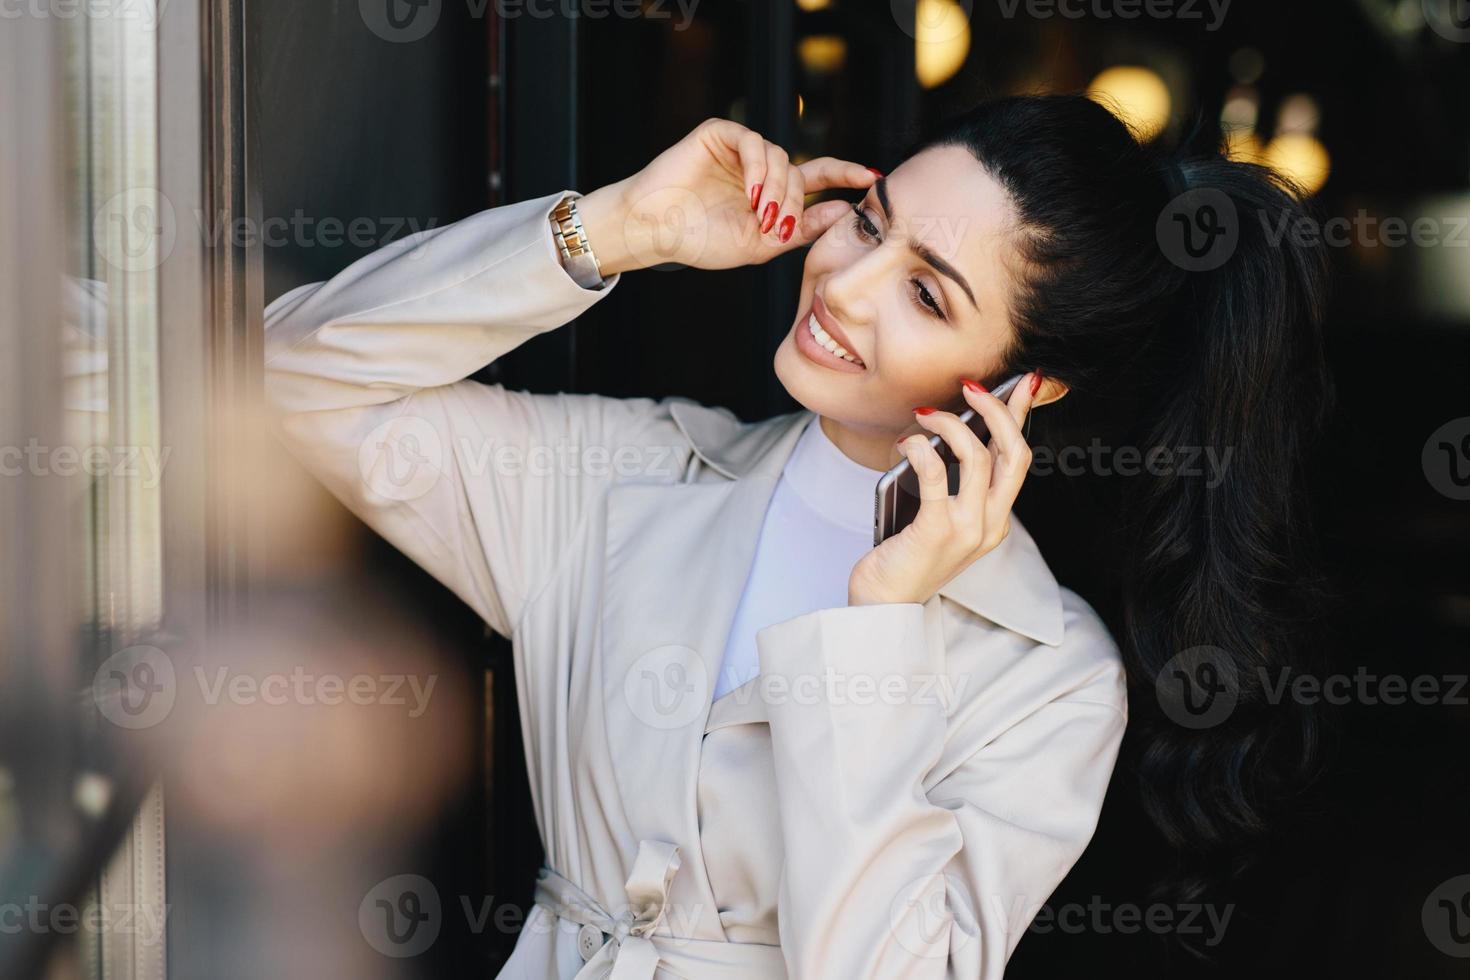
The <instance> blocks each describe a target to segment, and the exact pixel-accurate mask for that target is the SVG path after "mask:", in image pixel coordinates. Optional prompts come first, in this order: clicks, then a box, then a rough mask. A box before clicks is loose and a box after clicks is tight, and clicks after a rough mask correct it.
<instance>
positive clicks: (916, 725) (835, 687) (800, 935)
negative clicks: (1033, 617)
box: [757, 603, 1126, 980]
mask: <svg viewBox="0 0 1470 980" xmlns="http://www.w3.org/2000/svg"><path fill="white" fill-rule="evenodd" d="M924 617H925V611H924V607H922V606H920V605H918V604H914V603H895V604H887V605H870V606H855V607H847V608H838V609H824V610H818V611H816V612H813V613H808V614H806V615H803V616H799V617H796V618H795V619H791V620H788V621H786V622H784V623H780V624H777V625H775V626H770V627H767V628H765V629H764V630H762V631H761V632H760V633H758V634H757V644H758V646H759V649H760V656H761V669H762V674H763V675H764V677H763V683H765V684H766V685H767V687H766V690H765V696H766V699H767V701H768V706H767V712H768V717H769V722H770V726H771V741H772V745H773V748H774V752H775V768H776V783H777V787H776V788H777V797H778V811H779V814H780V820H781V829H782V835H783V838H784V841H785V863H784V865H783V873H782V882H781V892H780V896H779V899H778V912H777V915H778V922H779V928H780V935H781V946H782V949H783V952H784V954H785V956H786V960H787V965H788V969H789V971H790V975H791V976H792V978H793V980H806V978H813V977H850V978H854V980H857V978H875V980H876V978H883V980H890V978H899V977H903V978H920V977H924V978H941V977H944V978H950V977H955V978H957V977H966V978H976V977H979V978H982V980H999V978H1000V977H1001V976H1002V974H1003V973H1004V970H1005V965H1006V961H1007V960H1008V959H1009V957H1010V954H1011V952H1012V951H1013V950H1014V949H1015V947H1016V944H1017V943H1018V942H1019V941H1020V939H1021V936H1022V934H1023V933H1024V931H1025V929H1026V928H1027V926H1028V925H1029V924H1030V922H1031V919H1032V918H1033V917H1034V915H1035V914H1036V912H1037V911H1038V910H1039V908H1040V907H1041V906H1042V904H1043V903H1045V902H1046V900H1047V899H1048V898H1049V897H1050V895H1051V893H1052V891H1053V890H1054V889H1055V888H1056V886H1057V884H1058V883H1060V881H1061V880H1062V878H1063V877H1064V876H1065V875H1066V873H1067V871H1068V870H1069V869H1070V868H1071V867H1072V865H1073V863H1074V862H1075V861H1076V860H1077V858H1078V857H1079V856H1080V855H1081V853H1082V850H1083V849H1084V848H1085V847H1086V845H1087V842H1088V841H1089V840H1090V839H1091V837H1092V833H1093V830H1094V829H1095V827H1096V824H1097V818H1098V814H1099V811H1100V810H1101V807H1102V800H1103V795H1104V793H1105V791H1106V788H1107V784H1108V780H1109V777H1110V776H1111V774H1112V769H1113V764H1114V762H1115V761H1116V758H1117V753H1118V747H1119V743H1120V741H1121V738H1122V734H1123V728H1124V724H1125V712H1126V703H1124V704H1123V705H1122V706H1120V704H1119V698H1120V697H1121V693H1122V690H1123V688H1122V681H1121V668H1120V667H1118V666H1117V665H1116V663H1115V662H1114V661H1112V660H1108V661H1107V662H1106V663H1105V664H1103V665H1100V666H1099V667H1098V668H1097V669H1096V670H1091V671H1090V674H1091V676H1089V677H1087V678H1084V679H1080V680H1079V682H1078V684H1076V685H1073V686H1071V688H1070V689H1069V690H1068V691H1067V693H1066V694H1065V695H1064V696H1061V697H1059V698H1057V699H1054V700H1049V701H1045V702H1044V703H1041V704H1039V705H1037V706H1035V707H1034V708H1033V709H1031V710H1029V711H1027V710H1021V711H1017V712H1015V714H1016V715H1017V717H1016V720H1015V721H1014V722H1013V723H1011V724H1009V725H1008V726H1006V727H1004V729H1003V730H1002V731H1001V732H1000V734H998V735H995V736H993V737H990V736H986V737H983V738H981V737H978V736H977V732H976V730H977V729H979V728H989V727H990V726H989V725H987V724H983V723H982V722H981V720H980V719H978V718H975V717H973V711H969V710H965V711H957V712H955V713H954V714H953V715H952V716H947V712H946V706H945V704H946V699H945V698H944V697H942V696H940V694H939V691H940V690H941V688H939V687H938V686H937V685H936V683H935V680H936V679H937V678H940V677H942V676H943V672H944V669H945V665H944V654H943V652H942V651H943V646H942V644H938V643H934V642H926V638H925V635H924V633H925V620H924ZM1058 652H1059V651H1057V650H1055V649H1051V648H1039V649H1038V650H1036V651H1035V652H1034V654H1032V655H1034V656H1046V655H1056V654H1057V653H1058ZM814 676H815V677H818V678H820V680H821V683H820V685H818V684H816V683H811V684H809V685H808V693H807V695H806V696H801V682H802V680H803V679H807V678H812V677H814ZM772 684H775V685H778V686H779V687H778V688H777V687H772V686H771V685H772ZM818 690H820V692H821V693H820V695H819V696H812V694H813V692H815V691H818ZM986 701H987V702H989V701H990V699H986ZM968 707H969V708H973V704H972V705H970V706H968ZM947 741H948V742H949V744H948V745H947ZM956 746H959V747H961V752H960V754H959V756H958V758H956V757H955V753H954V750H955V748H956ZM941 759H943V760H944V761H943V762H942V763H941Z"/></svg>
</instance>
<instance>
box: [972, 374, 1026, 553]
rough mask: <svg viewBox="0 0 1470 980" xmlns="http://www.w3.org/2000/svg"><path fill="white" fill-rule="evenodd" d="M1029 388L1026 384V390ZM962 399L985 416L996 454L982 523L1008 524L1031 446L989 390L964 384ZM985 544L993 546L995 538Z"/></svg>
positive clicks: (995, 526)
mask: <svg viewBox="0 0 1470 980" xmlns="http://www.w3.org/2000/svg"><path fill="white" fill-rule="evenodd" d="M1022 383H1023V384H1025V383H1026V382H1024V381H1023V382H1022ZM1029 390H1030V389H1029V387H1028V388H1027V391H1028V393H1029ZM1013 397H1014V396H1013ZM965 400H966V401H968V402H969V403H970V404H971V405H973V406H974V407H975V410H976V411H977V412H980V413H981V414H982V415H983V416H984V418H985V424H986V425H988V426H989V427H990V448H991V453H990V454H991V455H994V456H995V465H994V467H993V468H992V471H991V476H990V490H989V492H988V493H987V495H986V498H985V504H984V514H985V518H984V520H985V526H986V527H988V528H1006V527H1009V526H1010V525H1009V520H1010V513H1011V507H1012V506H1014V505H1015V503H1016V498H1017V497H1018V496H1020V493H1021V486H1022V484H1024V483H1025V482H1026V474H1027V472H1028V471H1029V470H1030V469H1031V447H1030V445H1028V444H1027V442H1026V437H1025V435H1024V434H1023V433H1022V432H1021V427H1020V426H1019V425H1018V424H1017V423H1016V419H1015V417H1014V416H1013V415H1012V414H1011V412H1010V410H1009V408H1008V407H1007V406H1006V405H1004V404H1002V403H1001V401H1000V399H998V398H996V397H995V396H994V395H992V394H990V393H988V392H978V391H974V390H972V389H970V388H969V387H968V386H966V388H965ZM988 544H990V545H991V546H993V544H994V542H989V543H988Z"/></svg>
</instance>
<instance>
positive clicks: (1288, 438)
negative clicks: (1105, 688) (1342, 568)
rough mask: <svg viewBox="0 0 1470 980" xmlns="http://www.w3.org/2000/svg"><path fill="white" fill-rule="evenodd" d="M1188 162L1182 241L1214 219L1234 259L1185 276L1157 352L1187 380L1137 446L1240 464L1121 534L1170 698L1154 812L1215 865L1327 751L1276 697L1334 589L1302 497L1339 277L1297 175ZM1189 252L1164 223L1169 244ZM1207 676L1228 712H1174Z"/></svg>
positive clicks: (1174, 210)
mask: <svg viewBox="0 0 1470 980" xmlns="http://www.w3.org/2000/svg"><path fill="white" fill-rule="evenodd" d="M1179 169H1180V170H1181V171H1182V176H1183V177H1184V187H1185V189H1184V191H1183V193H1182V194H1180V195H1176V196H1175V197H1174V198H1173V199H1172V200H1171V205H1166V208H1165V210H1164V212H1163V213H1162V214H1163V217H1165V218H1168V219H1170V220H1173V218H1174V216H1176V215H1177V216H1179V217H1180V219H1181V220H1178V221H1176V222H1175V224H1174V227H1175V228H1177V229H1179V230H1180V231H1181V233H1183V234H1188V233H1190V232H1195V233H1202V232H1203V231H1204V230H1205V228H1206V227H1209V228H1211V229H1213V230H1212V231H1211V232H1210V233H1211V234H1215V235H1216V236H1217V238H1216V242H1217V243H1218V244H1221V245H1228V247H1225V248H1223V249H1222V252H1223V253H1224V254H1220V255H1217V256H1215V257H1214V258H1213V259H1206V260H1205V261H1203V262H1202V263H1201V264H1203V265H1204V266H1206V267H1205V268H1200V269H1197V270H1193V271H1191V270H1189V269H1186V270H1185V276H1184V280H1183V282H1182V283H1181V284H1180V286H1179V290H1178V294H1177V303H1176V306H1175V308H1174V309H1173V310H1172V311H1171V312H1170V315H1169V316H1168V317H1166V318H1165V321H1164V322H1163V324H1162V329H1161V330H1160V333H1159V337H1160V340H1159V348H1160V353H1161V357H1160V358H1159V360H1163V361H1165V362H1167V363H1169V364H1172V365H1174V366H1175V368H1174V369H1173V370H1166V371H1160V372H1156V373H1155V374H1154V375H1153V377H1154V378H1155V379H1156V381H1157V384H1156V385H1155V386H1153V390H1152V391H1151V392H1150V397H1149V399H1148V402H1149V404H1147V405H1146V406H1145V407H1144V409H1143V410H1142V412H1141V413H1140V416H1139V422H1138V429H1139V436H1138V437H1139V439H1140V443H1139V444H1140V445H1144V446H1167V447H1179V446H1190V447H1204V448H1205V449H1208V450H1213V451H1214V452H1215V453H1216V454H1217V458H1223V459H1228V461H1229V462H1228V467H1227V468H1226V469H1225V471H1224V473H1223V476H1222V478H1220V479H1219V480H1218V482H1212V481H1211V480H1208V479H1202V478H1200V477H1198V476H1188V475H1181V474H1179V473H1177V472H1169V471H1165V472H1162V473H1159V474H1157V475H1150V476H1149V477H1148V478H1147V479H1146V480H1145V481H1144V483H1143V485H1142V486H1141V487H1139V488H1136V490H1135V492H1131V493H1128V494H1126V495H1125V496H1124V498H1123V501H1122V511H1123V513H1122V519H1121V520H1120V521H1119V524H1118V527H1119V530H1120V538H1121V544H1122V551H1121V554H1122V556H1123V559H1122V561H1123V564H1122V572H1123V574H1122V576H1121V579H1122V592H1123V595H1122V612H1123V633H1124V635H1123V638H1122V639H1123V648H1124V650H1125V654H1126V656H1127V658H1128V660H1129V663H1130V667H1131V670H1132V673H1133V674H1134V676H1135V677H1137V678H1139V679H1140V680H1141V681H1148V680H1149V679H1152V684H1153V686H1154V687H1155V688H1156V691H1153V690H1151V691H1148V692H1146V693H1147V694H1149V695H1153V694H1155V693H1156V694H1157V699H1158V702H1159V703H1160V704H1161V705H1162V710H1161V711H1159V712H1151V713H1148V714H1146V715H1145V718H1144V723H1145V725H1146V726H1147V729H1146V730H1147V735H1148V737H1147V739H1146V748H1145V749H1144V751H1143V753H1142V757H1141V759H1140V762H1139V775H1140V777H1141V783H1142V787H1143V792H1144V795H1145V803H1146V806H1147V809H1148V810H1149V812H1150V814H1151V815H1152V816H1153V818H1154V820H1155V822H1156V823H1157V824H1158V826H1159V828H1160V830H1161V831H1162V832H1163V834H1164V836H1165V838H1166V839H1168V840H1169V842H1170V843H1172V844H1173V845H1175V846H1176V847H1178V848H1180V849H1181V850H1183V851H1185V852H1194V853H1196V854H1200V855H1203V854H1207V853H1208V852H1210V851H1211V850H1223V849H1231V850H1238V849H1240V848H1242V847H1244V846H1245V845H1246V844H1247V843H1248V842H1249V840H1250V839H1251V838H1252V837H1253V836H1255V835H1257V834H1259V833H1260V832H1261V831H1263V830H1264V829H1265V805H1266V803H1267V802H1268V801H1271V800H1273V799H1278V798H1279V797H1280V795H1281V794H1282V793H1283V792H1285V791H1286V789H1287V788H1288V787H1289V786H1290V785H1291V783H1293V782H1294V781H1295V780H1296V779H1297V778H1298V777H1299V776H1300V775H1301V773H1302V771H1303V770H1304V769H1305V768H1308V767H1309V766H1310V763H1311V759H1312V757H1313V756H1314V754H1315V747H1316V744H1317V741H1318V738H1317V730H1318V725H1317V720H1316V718H1315V715H1314V714H1313V713H1312V712H1311V711H1309V710H1308V709H1307V707H1306V706H1300V705H1298V706H1293V705H1290V704H1285V703H1278V704H1273V703H1271V699H1270V698H1268V696H1267V695H1268V692H1269V691H1270V690H1272V689H1273V686H1275V687H1274V689H1275V690H1277V691H1279V690H1280V687H1279V684H1280V682H1282V681H1283V680H1284V679H1285V677H1288V676H1290V675H1289V674H1287V673H1284V672H1285V671H1287V670H1288V669H1289V668H1291V667H1292V666H1294V665H1297V664H1299V662H1300V661H1301V660H1303V659H1304V658H1305V657H1306V651H1307V648H1308V637H1309V633H1310V630H1311V627H1312V626H1313V621H1314V618H1315V614H1316V613H1317V611H1318V610H1320V608H1321V601H1320V600H1321V598H1322V594H1323V590H1322V589H1321V587H1320V583H1319V581H1318V579H1317V577H1316V575H1315V573H1314V568H1315V556H1314V549H1313V547H1312V541H1313V538H1312V534H1311V527H1310V517H1311V512H1310V508H1309V506H1308V501H1307V497H1306V493H1305V485H1306V479H1307V475H1308V463H1309V459H1310V455H1311V451H1312V444H1313V442H1314V436H1315V435H1316V434H1317V433H1318V432H1319V431H1320V429H1321V426H1322V424H1323V422H1324V421H1325V415H1326V413H1327V410H1328V407H1329V402H1330V381H1329V378H1328V375H1327V372H1326V368H1325V365H1324V361H1323V358H1322V351H1321V318H1322V313H1323V307H1324V304H1325V291H1326V282H1327V270H1326V261H1325V258H1324V254H1323V250H1322V249H1321V248H1320V246H1317V247H1312V246H1307V245H1303V244H1301V239H1300V238H1299V237H1298V236H1294V235H1291V234H1285V235H1283V234H1280V229H1282V228H1288V229H1295V228H1298V227H1301V226H1302V223H1304V222H1307V221H1310V220H1311V219H1312V215H1311V214H1310V212H1309V211H1308V209H1307V207H1306V206H1305V205H1304V203H1303V196H1302V195H1301V194H1300V192H1298V191H1297V190H1295V188H1293V187H1292V186H1291V185H1290V184H1288V183H1287V182H1286V181H1285V180H1283V179H1282V178H1281V177H1280V176H1278V175H1277V174H1275V173H1274V172H1272V171H1270V170H1267V169H1265V168H1263V167H1259V166H1255V165H1253V164H1249V163H1241V162H1234V161H1230V160H1227V159H1223V158H1221V157H1219V156H1209V157H1195V158H1186V159H1183V160H1181V161H1180V163H1179ZM1206 209H1209V210H1206ZM1205 215H1209V217H1208V218H1206V217H1205ZM1232 239H1233V241H1232ZM1180 244H1181V243H1180V242H1179V241H1176V240H1172V239H1169V238H1168V237H1167V234H1166V232H1165V230H1164V229H1163V228H1162V227H1161V228H1160V247H1161V249H1162V250H1163V251H1164V252H1166V253H1170V252H1174V250H1175V249H1176V248H1177V247H1179V246H1180ZM1193 246H1194V247H1193V248H1192V249H1191V250H1190V251H1188V252H1184V253H1183V258H1182V260H1181V261H1183V262H1184V263H1185V264H1186V265H1187V264H1189V263H1190V260H1191V253H1192V254H1193V255H1194V256H1195V257H1196V258H1197V259H1198V258H1203V257H1204V253H1205V252H1206V251H1207V248H1206V246H1205V243H1204V241H1203V240H1202V239H1201V238H1196V240H1195V242H1194V243H1193ZM1166 257H1168V258H1169V259H1170V260H1171V261H1175V260H1178V259H1179V257H1180V253H1178V252H1174V254H1173V255H1166ZM1209 683H1213V684H1214V685H1215V686H1216V693H1217V694H1218V695H1221V696H1223V697H1225V698H1226V699H1227V701H1228V704H1226V705H1225V706H1224V709H1223V710H1220V709H1215V710H1214V713H1215V714H1216V715H1217V716H1219V717H1218V719H1209V718H1205V717H1204V715H1203V713H1201V714H1200V715H1199V717H1198V718H1197V719H1193V720H1192V719H1191V718H1189V717H1188V715H1187V714H1181V713H1180V711H1179V710H1177V709H1181V708H1182V709H1184V710H1185V711H1186V712H1187V711H1188V710H1189V709H1188V708H1186V707H1185V706H1184V705H1182V704H1181V703H1180V700H1181V699H1183V698H1188V697H1192V696H1193V695H1194V694H1196V693H1199V694H1203V693H1205V692H1204V690H1203V687H1204V686H1206V685H1208V684H1209ZM1196 707H1198V706H1197V705H1196Z"/></svg>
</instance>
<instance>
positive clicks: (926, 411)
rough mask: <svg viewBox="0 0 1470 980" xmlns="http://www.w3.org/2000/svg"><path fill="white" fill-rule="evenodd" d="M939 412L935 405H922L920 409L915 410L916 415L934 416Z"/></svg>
mask: <svg viewBox="0 0 1470 980" xmlns="http://www.w3.org/2000/svg"><path fill="white" fill-rule="evenodd" d="M937 411H939V409H937V408H935V407H934V406H933V405H920V406H919V407H918V408H916V409H914V414H915V415H933V414H934V413H935V412H937Z"/></svg>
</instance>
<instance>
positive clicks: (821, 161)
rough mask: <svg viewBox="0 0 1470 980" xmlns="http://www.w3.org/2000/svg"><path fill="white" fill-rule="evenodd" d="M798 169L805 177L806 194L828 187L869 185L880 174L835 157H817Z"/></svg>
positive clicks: (860, 186)
mask: <svg viewBox="0 0 1470 980" xmlns="http://www.w3.org/2000/svg"><path fill="white" fill-rule="evenodd" d="M799 169H800V170H801V172H802V176H804V177H805V178H806V190H807V193H808V194H811V193H814V192H816V191H824V190H827V189H828V188H829V187H859V188H862V187H871V186H872V185H873V182H874V181H876V180H877V179H878V178H879V177H881V176H882V174H880V173H878V171H876V170H874V169H873V168H872V167H865V166H863V165H862V164H860V163H853V162H852V161H851V160H839V159H837V158H836V157H817V158H816V159H815V160H808V161H807V162H805V163H803V164H801V165H800V167H799Z"/></svg>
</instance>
